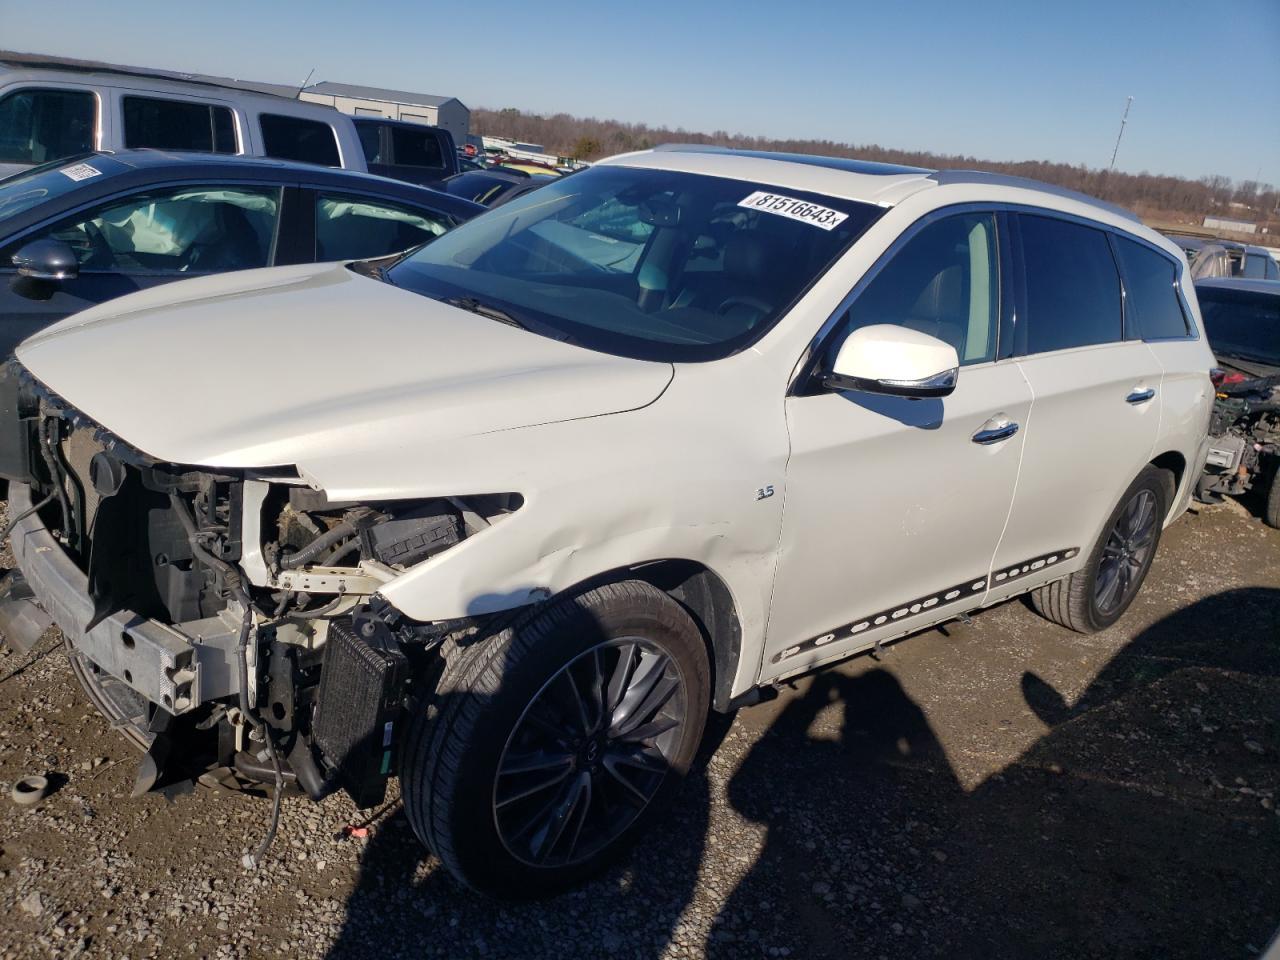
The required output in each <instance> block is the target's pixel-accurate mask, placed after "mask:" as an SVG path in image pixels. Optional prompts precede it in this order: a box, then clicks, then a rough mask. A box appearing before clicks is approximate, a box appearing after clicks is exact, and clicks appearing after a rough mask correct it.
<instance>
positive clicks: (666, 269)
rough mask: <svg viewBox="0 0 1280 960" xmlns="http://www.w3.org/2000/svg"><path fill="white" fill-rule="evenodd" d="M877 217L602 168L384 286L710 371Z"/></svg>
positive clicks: (752, 187) (452, 239)
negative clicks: (710, 364)
mask: <svg viewBox="0 0 1280 960" xmlns="http://www.w3.org/2000/svg"><path fill="white" fill-rule="evenodd" d="M880 213H881V210H880V208H879V207H875V206H872V205H870V204H864V203H858V202H855V201H850V200H839V199H835V198H831V197H826V196H817V195H814V194H811V193H806V192H803V191H797V190H790V189H786V190H783V189H778V188H773V187H769V186H766V185H764V184H757V183H748V182H744V181H741V180H728V179H722V178H720V177H710V176H703V175H700V174H690V173H673V172H669V171H663V170H646V169H636V168H631V167H621V166H618V167H613V166H597V167H593V168H591V169H589V170H584V171H582V172H581V173H576V174H574V175H573V176H571V177H567V178H565V179H563V180H558V181H554V182H552V183H549V184H547V185H546V186H544V187H541V188H539V189H538V190H535V191H532V192H530V193H528V194H526V195H525V196H522V197H520V198H519V199H516V200H514V201H512V202H511V203H509V204H506V205H504V206H502V207H500V208H498V209H496V210H492V211H490V212H489V213H485V214H482V215H481V216H479V217H477V218H476V219H474V220H472V221H470V222H469V223H467V224H464V225H463V226H461V227H459V228H458V229H456V230H454V231H453V232H451V233H447V234H445V235H444V236H443V237H439V238H438V239H436V240H435V241H434V242H433V243H431V244H430V245H428V246H426V247H423V248H422V249H421V250H419V251H417V252H415V253H414V254H412V255H411V256H409V257H408V258H406V259H405V260H403V261H401V262H400V263H398V264H397V265H395V266H394V267H392V268H391V269H390V271H388V279H389V280H390V282H392V283H394V284H395V285H397V286H400V287H405V288H407V289H409V290H412V291H415V292H417V293H420V294H422V295H424V296H428V297H432V298H433V299H438V300H446V301H449V300H452V301H458V300H460V299H462V300H465V301H467V302H468V303H473V302H474V303H479V304H481V305H483V306H486V307H488V308H490V309H491V310H498V311H501V312H502V313H503V314H505V315H507V316H508V317H510V318H511V319H512V320H514V321H516V322H519V323H520V324H521V325H522V326H527V327H528V328H530V329H533V330H536V331H538V332H545V333H547V334H548V335H552V336H556V337H558V338H559V339H564V340H568V341H570V342H574V343H578V344H581V345H582V346H586V347H589V348H591V349H595V350H601V351H605V352H609V353H616V354H621V355H623V356H631V357H638V358H643V359H656V360H670V361H677V360H688V361H697V360H712V359H716V358H718V357H723V356H727V355H729V354H730V353H733V352H735V351H737V350H739V349H741V348H742V347H744V346H746V345H747V344H748V343H750V342H752V341H753V340H755V339H756V338H758V337H759V336H760V335H761V334H762V333H763V332H764V331H765V330H767V329H768V328H769V327H770V326H771V325H772V324H773V323H774V322H776V321H777V319H778V318H779V317H780V316H782V314H783V313H784V312H785V311H786V310H787V309H788V308H789V307H790V305H791V304H792V303H793V302H794V301H795V300H796V299H797V298H798V297H799V296H800V295H801V294H802V293H803V292H804V291H805V290H807V289H808V288H809V286H810V285H811V284H812V283H813V282H814V281H815V280H816V279H817V278H818V277H819V276H821V275H822V273H823V272H824V271H825V270H826V269H827V267H828V266H829V265H830V264H831V263H832V262H833V261H834V260H835V259H836V258H837V257H838V256H839V255H840V254H841V253H842V252H844V250H846V249H847V248H848V247H849V245H850V244H851V243H852V242H853V241H854V240H855V239H857V237H858V236H860V235H861V234H862V232H863V231H864V230H865V229H866V228H867V227H868V226H870V224H871V223H872V222H874V221H875V219H876V218H877V217H878V216H879V215H880Z"/></svg>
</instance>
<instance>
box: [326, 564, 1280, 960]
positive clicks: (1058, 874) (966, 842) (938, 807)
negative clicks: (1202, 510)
mask: <svg viewBox="0 0 1280 960" xmlns="http://www.w3.org/2000/svg"><path fill="white" fill-rule="evenodd" d="M1277 637H1280V591H1278V590H1270V589H1243V590H1233V591H1229V592H1226V593H1223V594H1219V595H1217V596H1214V597H1211V598H1209V599H1206V600H1203V601H1201V602H1198V603H1196V604H1194V605H1192V606H1190V607H1188V608H1186V609H1184V610H1181V611H1179V612H1177V613H1175V614H1173V615H1171V616H1169V617H1167V618H1166V619H1164V620H1162V621H1160V622H1158V623H1156V624H1155V625H1153V626H1152V627H1150V628H1149V629H1147V630H1145V631H1143V633H1142V634H1140V635H1139V636H1138V637H1137V638H1135V640H1134V641H1133V642H1132V643H1131V644H1130V645H1129V646H1128V647H1127V648H1125V649H1124V650H1123V651H1122V652H1121V653H1120V654H1119V655H1118V656H1117V657H1116V658H1115V659H1114V660H1113V661H1112V662H1111V663H1110V664H1109V665H1108V667H1107V668H1106V669H1105V670H1104V671H1103V672H1102V674H1101V675H1100V676H1099V677H1098V678H1097V680H1096V681H1095V682H1094V683H1093V684H1092V685H1091V686H1090V687H1089V689H1088V690H1087V692H1086V693H1085V694H1084V695H1083V696H1082V697H1081V698H1080V700H1079V701H1078V702H1077V703H1075V704H1073V705H1069V704H1067V703H1066V702H1065V700H1064V699H1063V697H1061V696H1060V695H1059V694H1058V693H1057V691H1056V690H1054V689H1053V688H1052V686H1050V685H1049V684H1047V683H1045V682H1044V681H1043V680H1041V679H1040V678H1038V677H1036V676H1035V675H1034V674H1030V673H1028V674H1026V675H1024V677H1023V679H1022V690H1023V694H1024V697H1025V698H1026V700H1027V703H1028V705H1029V707H1030V708H1031V709H1032V710H1033V711H1034V712H1035V714H1036V715H1037V716H1038V717H1040V718H1041V719H1042V720H1043V721H1044V722H1045V723H1046V725H1048V726H1049V728H1050V729H1049V732H1048V733H1047V734H1046V735H1045V736H1044V737H1043V738H1042V739H1041V740H1040V741H1039V742H1037V743H1036V744H1035V745H1034V746H1033V747H1032V748H1031V749H1029V750H1028V751H1027V752H1026V753H1025V754H1024V755H1023V756H1021V757H1020V758H1019V759H1018V760H1016V761H1015V762H1013V763H1012V764H1010V765H1009V766H1008V767H1006V768H1005V769H1004V770H1002V771H1001V772H1000V773H997V774H996V775H994V776H992V777H990V778H989V779H988V780H987V781H985V782H984V783H982V784H981V785H980V786H979V787H977V788H976V789H974V790H971V791H968V792H966V791H965V790H964V789H963V788H962V786H961V784H960V782H959V780H958V779H957V777H956V775H955V774H954V772H953V770H952V768H951V766H950V764H949V762H948V760H947V757H946V755H945V752H944V751H943V749H942V747H941V745H940V743H939V742H938V739H937V737H936V736H935V734H934V732H933V730H932V728H931V727H930V724H929V720H928V717H927V716H926V714H925V712H924V711H923V710H922V709H921V708H920V706H919V705H917V704H916V703H914V702H913V701H912V700H911V698H910V697H908V696H907V695H906V693H905V692H904V690H903V688H902V686H901V685H900V684H899V682H898V680H897V679H896V678H895V677H894V676H893V674H892V673H891V672H890V671H889V670H887V669H885V668H883V667H876V668H873V669H870V670H868V671H866V672H863V673H861V674H860V675H857V676H848V675H845V674H838V673H827V674H823V675H820V676H818V677H816V678H815V679H814V681H813V682H812V684H811V686H810V687H809V689H808V690H807V692H806V693H805V694H804V695H803V696H801V697H799V698H797V699H795V700H794V701H792V702H791V703H789V704H788V705H787V706H786V707H785V709H784V710H783V712H782V713H781V714H780V715H779V717H778V718H777V720H776V722H775V723H774V724H773V726H772V727H771V728H770V729H769V730H768V731H767V732H765V733H764V734H763V735H762V736H761V737H760V738H759V740H758V741H757V742H755V744H754V745H753V746H752V747H751V749H750V751H749V753H748V754H747V756H746V757H745V759H744V760H743V762H742V764H741V765H740V766H739V767H738V769H737V770H736V772H735V773H734V774H733V776H732V779H731V780H730V782H729V785H728V795H729V802H730V804H731V805H732V806H733V808H734V809H735V810H736V811H737V813H738V814H740V815H741V816H743V817H746V818H748V819H749V820H752V821H755V822H757V823H759V824H763V825H764V826H765V827H766V828H767V842H766V846H765V849H764V851H763V853H762V854H761V855H760V857H759V859H758V860H757V862H756V863H755V864H754V866H753V867H752V868H751V869H750V872H749V873H748V874H747V875H746V877H745V878H744V879H743V880H742V881H741V882H740V883H739V884H738V885H737V886H736V888H734V889H733V890H732V891H731V892H730V891H725V890H723V889H720V890H719V892H717V891H716V890H714V889H713V890H712V891H711V892H710V893H707V892H706V890H705V888H706V886H707V884H708V880H710V881H711V884H712V885H713V886H714V887H719V886H720V884H721V883H723V881H719V880H716V879H715V878H714V877H708V876H707V875H705V874H704V875H702V876H701V877H700V872H699V871H700V869H701V868H704V855H705V853H706V851H707V843H708V838H707V831H708V823H709V803H710V791H709V789H708V784H707V780H706V775H705V774H704V773H703V772H702V771H703V770H704V769H705V765H699V767H698V768H697V773H695V774H694V775H691V776H690V778H689V779H688V781H687V782H686V783H685V785H684V788H683V790H682V792H681V794H680V796H679V798H678V800H677V803H676V806H675V808H674V809H673V810H672V812H671V813H670V814H669V815H668V817H667V818H666V819H665V820H664V821H663V822H662V823H661V824H660V825H658V828H657V829H655V830H651V831H650V832H649V833H648V834H646V836H645V837H644V838H643V839H642V840H641V843H640V845H639V846H638V847H637V848H636V850H635V851H634V853H633V854H632V855H631V856H630V857H629V859H628V860H627V862H626V863H625V865H624V866H622V867H619V868H616V869H614V870H613V871H611V872H610V873H608V874H606V875H605V876H604V877H603V878H601V879H599V880H596V881H594V882H591V883H589V884H586V885H585V886H584V887H583V888H582V889H580V890H578V891H575V892H573V893H570V894H567V895H565V896H562V897H559V898H557V899H554V900H550V901H543V902H535V903H531V904H515V905H512V904H499V903H486V902H484V901H479V900H478V898H477V897H476V896H475V895H473V894H470V893H468V892H466V891H464V890H462V889H461V888H460V887H459V886H458V885H457V884H456V883H455V882H454V881H453V880H452V879H451V878H450V877H449V876H448V875H447V874H446V872H445V871H444V870H443V869H442V868H441V867H440V866H439V864H438V863H437V862H436V861H435V860H434V858H427V857H426V856H425V855H424V854H422V853H421V851H420V848H419V847H418V844H417V842H416V841H415V839H414V837H413V834H412V831H411V830H410V828H409V826H408V823H407V821H406V820H405V818H404V814H403V812H397V814H396V815H395V816H394V818H392V819H391V820H390V821H389V822H387V823H384V825H383V826H382V827H381V828H380V829H379V830H377V831H376V832H375V834H374V836H373V838H372V840H371V841H370V843H369V847H368V850H367V853H366V855H365V857H364V860H363V864H362V869H361V874H360V880H359V885H358V888H357V889H356V890H355V892H354V893H353V894H352V896H351V897H350V899H349V900H348V902H347V903H346V905H345V914H346V925H345V927H344V929H343V932H342V934H341V935H340V937H339V939H338V941H337V942H336V944H335V945H334V947H333V949H332V951H331V953H330V957H332V958H343V960H345V958H349V957H366V956H367V957H378V958H391V957H398V956H413V957H422V956H440V957H450V958H453V957H458V958H461V957H480V956H489V957H543V956H545V957H556V958H561V957H605V956H616V957H628V958H633V957H634V958H641V960H644V958H650V957H653V958H656V957H659V956H662V955H663V954H664V953H666V952H672V953H674V954H675V955H677V956H679V955H685V953H684V948H683V947H680V948H679V949H675V950H673V949H672V948H673V947H676V946H677V944H685V943H687V942H688V940H687V931H682V929H681V926H682V918H683V917H684V916H685V914H686V911H687V910H688V909H689V908H690V904H692V903H693V901H694V895H695V892H696V891H697V890H699V889H703V890H704V897H703V899H704V900H709V901H710V902H711V903H712V905H713V906H712V909H714V908H715V907H714V904H716V903H722V904H723V905H722V907H721V908H720V912H719V915H718V916H717V917H716V918H715V922H714V924H713V925H712V932H711V935H710V939H709V940H708V941H707V942H706V943H705V952H706V954H707V955H708V956H710V957H713V958H717V960H729V958H735V960H736V958H742V957H781V956H790V957H794V958H809V957H812V958H836V957H840V958H845V957H855V956H856V957H862V956H868V957H886V958H888V957H894V958H897V957H903V958H908V957H910V958H915V957H922V956H926V957H927V956H938V957H948V958H957V957H959V958H965V957H975V958H977V957H981V958H988V957H1010V958H1022V957H1026V958H1056V957H1062V958H1072V960H1076V958H1081V957H1099V958H1108V960H1111V958H1117V957H1124V958H1129V957H1150V958H1161V960H1164V958H1201V957H1203V958H1215V960H1216V958H1222V957H1249V956H1252V955H1254V954H1256V953H1257V952H1258V951H1260V950H1261V948H1262V947H1263V946H1264V945H1265V944H1266V943H1267V942H1268V940H1269V938H1270V936H1271V933H1272V932H1273V930H1274V929H1275V927H1276V925H1277V924H1280V877H1278V875H1277V871H1276V869H1275V865H1276V864H1277V863H1280V819H1277V816H1276V813H1275V810H1274V803H1275V798H1276V797H1277V796H1280V768H1278V766H1277V762H1276V757H1277V755H1278V754H1280V729H1278V723H1280V717H1278V716H1277V709H1276V704H1277V703H1280V643H1278V642H1277V639H1276V638H1277ZM1062 642H1063V643H1071V642H1073V640H1072V638H1071V637H1070V636H1067V635H1064V638H1063V640H1062ZM955 669H956V670H958V671H962V670H964V669H965V664H964V663H963V662H962V661H958V662H957V663H956V665H955ZM992 722H993V723H994V722H996V721H995V720H993V721H992ZM717 732H718V733H719V734H720V736H723V732H724V731H723V729H721V730H718V731H717ZM713 742H718V741H715V739H714V738H713ZM1268 791H1269V792H1270V799H1268V796H1267V794H1268ZM1268 803H1269V804H1271V806H1270V807H1268V806H1267V804H1268ZM713 840H714V838H713ZM709 872H711V873H714V871H709ZM700 884H701V887H700V886H699V885H700ZM568 930H573V931H583V930H588V931H591V937H590V942H574V941H573V940H570V939H567V937H566V931H568ZM691 946H692V947H693V951H691V952H695V953H696V952H697V950H698V945H697V944H692V945H691Z"/></svg>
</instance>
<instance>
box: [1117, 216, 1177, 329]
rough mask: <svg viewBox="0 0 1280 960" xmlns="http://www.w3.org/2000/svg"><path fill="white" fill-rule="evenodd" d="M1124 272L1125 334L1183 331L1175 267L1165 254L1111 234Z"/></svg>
mask: <svg viewBox="0 0 1280 960" xmlns="http://www.w3.org/2000/svg"><path fill="white" fill-rule="evenodd" d="M1115 244H1116V253H1117V254H1119V256H1120V269H1121V271H1123V273H1124V309H1125V316H1126V318H1127V319H1128V327H1129V331H1128V332H1129V335H1130V336H1138V337H1141V338H1142V339H1143V340H1167V339H1169V338H1171V337H1185V336H1186V335H1187V318H1186V316H1185V315H1184V314H1183V312H1182V303H1181V302H1180V301H1179V299H1178V291H1177V287H1176V286H1175V284H1176V283H1177V270H1176V269H1175V267H1174V265H1173V261H1171V260H1170V259H1169V258H1168V257H1166V256H1163V255H1161V254H1159V253H1157V252H1156V251H1154V250H1152V249H1151V248H1150V247H1144V246H1143V245H1142V244H1140V243H1134V242H1133V241H1132V240H1126V239H1125V238H1124V237H1119V236H1118V237H1115Z"/></svg>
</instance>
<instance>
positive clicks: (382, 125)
mask: <svg viewBox="0 0 1280 960" xmlns="http://www.w3.org/2000/svg"><path fill="white" fill-rule="evenodd" d="M351 119H352V120H353V121H354V122H355V125H356V133H358V134H359V135H360V146H361V147H363V148H364V159H365V163H366V164H368V166H369V172H370V173H377V174H380V175H382V176H384V177H394V178H395V179H396V180H405V181H407V182H409V183H422V184H435V183H438V182H439V181H441V180H444V179H445V178H446V177H452V176H453V175H454V174H455V173H457V172H458V170H459V169H460V167H459V165H458V148H457V147H456V146H455V145H454V142H453V134H451V133H450V132H449V131H448V130H446V129H444V128H443V127H431V126H427V125H426V124H423V123H410V122H409V121H408V120H387V119H385V118H382V117H352V118H351Z"/></svg>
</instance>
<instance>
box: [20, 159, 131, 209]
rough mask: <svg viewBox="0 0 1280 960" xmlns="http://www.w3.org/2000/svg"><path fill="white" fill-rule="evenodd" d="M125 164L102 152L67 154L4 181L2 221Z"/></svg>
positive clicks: (108, 173) (111, 172)
mask: <svg viewBox="0 0 1280 960" xmlns="http://www.w3.org/2000/svg"><path fill="white" fill-rule="evenodd" d="M122 169H125V168H124V167H123V165H122V164H120V163H118V162H117V161H115V160H112V159H111V158H110V157H104V156H101V155H99V154H92V153H90V154H85V155H84V156H81V157H63V158H62V159H60V160H54V161H53V162H52V163H44V164H41V165H40V166H38V167H32V168H31V169H30V170H24V171H22V172H21V173H18V174H15V175H14V176H12V177H5V178H4V179H3V180H0V222H3V221H5V220H7V219H9V218H10V217H14V216H17V215H18V214H20V213H22V211H24V210H30V209H31V208H32V207H34V206H35V205H36V204H39V203H44V202H45V201H46V200H49V199H52V198H53V197H59V196H62V194H64V193H70V192H71V191H72V190H74V189H75V188H76V186H77V185H78V184H80V183H81V182H83V181H85V180H91V179H94V178H96V177H101V176H103V175H107V176H110V175H111V174H113V173H116V172H118V171H120V170H122Z"/></svg>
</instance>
